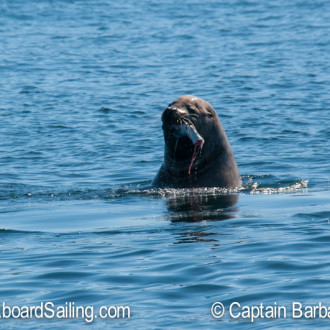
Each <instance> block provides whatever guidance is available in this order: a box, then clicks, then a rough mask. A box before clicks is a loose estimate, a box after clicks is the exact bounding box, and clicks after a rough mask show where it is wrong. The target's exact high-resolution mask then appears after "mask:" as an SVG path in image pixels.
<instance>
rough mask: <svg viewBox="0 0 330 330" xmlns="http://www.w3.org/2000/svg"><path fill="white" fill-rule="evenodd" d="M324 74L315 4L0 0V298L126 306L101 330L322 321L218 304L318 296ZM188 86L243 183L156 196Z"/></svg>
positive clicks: (324, 277)
mask: <svg viewBox="0 0 330 330" xmlns="http://www.w3.org/2000/svg"><path fill="white" fill-rule="evenodd" d="M329 77H330V2H328V1H326V0H319V1H315V0H313V1H299V0H294V1H285V0H279V1H275V0H274V1H253V0H251V1H239V0H237V1H203V2H202V1H200V2H199V1H183V2H178V1H170V0H167V1H166V0H164V1H157V2H155V1H150V2H140V1H134V0H129V1H125V2H123V3H122V2H118V1H106V0H104V1H92V0H84V1H83V0H81V1H80V0H79V1H78V0H70V1H63V0H54V1H51V0H49V1H46V0H42V1H40V0H38V1H37V0H34V1H32V0H31V1H23V0H2V1H1V2H0V244H1V250H0V251H1V252H0V255H1V259H0V297H1V301H0V303H2V301H4V302H6V304H7V305H11V306H14V305H18V306H23V305H38V304H40V303H41V302H47V301H51V302H53V303H54V304H55V305H61V304H62V305H63V304H65V302H75V304H76V305H83V306H87V305H93V306H95V308H97V307H99V306H102V305H107V306H110V305H129V306H130V308H131V318H130V319H124V320H117V319H116V320H100V319H97V320H95V321H94V322H93V323H92V326H93V327H95V328H100V329H103V328H104V327H115V328H116V327H118V328H140V329H141V328H157V329H160V328H167V327H169V328H176V329H179V328H187V329H188V328H189V329H191V328H207V329H210V328H212V329H213V328H214V329H219V328H227V327H228V328H229V327H233V326H234V327H236V326H240V327H243V328H250V327H252V328H265V327H278V328H280V327H281V328H283V327H286V328H290V327H296V328H297V327H300V328H303V327H304V328H310V327H314V328H315V327H324V328H328V327H329V322H330V319H325V320H322V319H319V318H316V319H311V320H309V319H299V320H296V319H292V318H291V317H287V318H282V319H267V320H266V319H259V320H256V321H255V322H254V323H253V324H251V323H250V321H249V320H247V319H242V318H240V319H233V318H230V317H229V314H228V308H229V305H230V304H231V303H232V302H235V301H237V302H239V303H240V304H241V305H248V306H254V305H259V304H260V303H261V302H262V303H263V304H264V305H274V303H275V302H276V303H277V304H278V305H285V306H287V307H288V310H289V306H290V304H291V303H292V302H293V301H298V302H301V303H302V304H304V305H308V304H309V305H317V304H318V303H319V302H322V303H323V304H324V305H327V306H329V305H330V300H329V297H330V279H329V272H330V261H329V257H328V256H329V245H328V244H329V242H330V232H329V228H330V227H329V222H330V183H329V182H330V177H329V172H330V163H329V154H330V143H329V139H330V129H329V121H330V112H329V109H330V94H329V90H330V79H329ZM184 94H193V95H196V96H199V97H201V98H203V99H205V100H207V101H208V102H210V103H211V105H212V106H213V107H214V108H215V110H216V111H217V113H218V114H219V116H220V118H221V120H222V123H223V126H224V127H225V129H226V132H227V135H228V138H229V140H230V143H231V146H232V149H233V151H234V154H235V156H236V160H237V163H238V166H239V169H240V172H241V175H242V179H243V182H244V190H242V191H240V192H236V193H234V194H230V193H223V192H219V191H215V190H212V189H209V190H205V191H204V190H195V191H191V190H156V189H151V187H150V183H151V180H152V179H153V177H154V175H155V174H156V173H157V171H158V169H159V167H160V165H161V163H162V159H163V136H162V130H161V122H160V116H161V113H162V110H163V109H164V108H165V107H166V106H167V104H168V103H170V102H172V101H173V100H175V99H176V98H178V97H179V96H182V95H184ZM300 180H306V181H307V180H308V181H309V182H308V186H307V187H305V188H304V187H300V188H299V187H298V188H297V189H292V190H290V191H286V192H281V191H279V190H278V188H281V187H284V188H287V187H290V186H292V185H294V184H296V183H297V182H300ZM253 184H258V185H259V188H260V190H258V191H254V190H253V189H252V188H251V187H252V185H253ZM263 188H267V189H268V188H269V189H268V190H263ZM266 192H270V193H267V194H266ZM216 301H219V302H222V303H223V304H224V305H225V308H226V309H227V311H226V313H225V315H224V317H223V318H221V319H219V320H217V319H214V318H213V317H212V315H211V312H210V308H211V306H212V304H213V303H214V302H216ZM1 306H2V305H1ZM0 321H1V323H2V324H0V327H5V328H7V329H10V328H13V329H15V328H18V327H19V328H36V327H38V326H42V327H49V328H54V329H56V328H59V327H65V328H77V329H78V328H79V329H80V328H82V327H83V328H84V327H87V326H90V325H89V324H88V323H87V322H85V321H84V320H81V319H80V320H76V319H71V320H61V319H52V320H48V319H36V318H33V319H28V320H26V319H25V320H20V319H9V320H8V319H7V320H5V319H1V320H0Z"/></svg>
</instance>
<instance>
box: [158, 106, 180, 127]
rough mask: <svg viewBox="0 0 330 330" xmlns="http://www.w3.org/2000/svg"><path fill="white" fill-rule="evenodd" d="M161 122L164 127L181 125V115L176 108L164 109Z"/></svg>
mask: <svg viewBox="0 0 330 330" xmlns="http://www.w3.org/2000/svg"><path fill="white" fill-rule="evenodd" d="M162 121H163V124H164V125H165V126H173V125H178V124H181V122H182V120H181V114H180V112H179V111H178V109H177V108H174V107H168V108H166V109H165V111H164V113H163V116H162Z"/></svg>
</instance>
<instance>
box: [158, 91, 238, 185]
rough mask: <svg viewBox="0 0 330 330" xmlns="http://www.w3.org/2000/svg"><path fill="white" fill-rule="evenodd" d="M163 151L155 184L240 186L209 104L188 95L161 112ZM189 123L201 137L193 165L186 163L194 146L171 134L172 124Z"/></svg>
mask: <svg viewBox="0 0 330 330" xmlns="http://www.w3.org/2000/svg"><path fill="white" fill-rule="evenodd" d="M162 122H163V131H164V140H165V152H164V163H163V165H162V166H161V168H160V170H159V172H158V174H157V175H156V177H155V178H154V180H153V182H152V184H153V185H154V186H156V187H177V188H184V187H223V188H236V187H239V186H241V177H240V174H239V171H238V167H237V164H236V161H235V157H234V155H233V152H232V150H231V147H230V144H229V141H228V139H227V136H226V133H225V131H224V129H223V127H222V125H221V122H220V120H219V117H218V115H217V114H216V112H215V111H214V109H213V108H212V107H211V105H210V104H209V103H208V102H206V101H204V100H202V99H200V98H198V97H194V96H192V95H186V96H183V97H180V98H179V99H177V100H176V101H174V102H173V103H171V104H169V106H168V107H167V108H166V109H165V110H164V112H163V115H162ZM183 122H186V123H187V122H190V123H192V124H193V125H194V126H195V128H196V130H197V132H198V133H199V134H200V135H201V136H202V138H203V139H204V141H205V142H204V145H203V148H202V149H201V150H200V152H199V155H198V157H197V159H196V161H195V162H194V164H193V167H192V172H191V175H188V169H189V165H190V163H191V158H192V155H193V150H194V146H193V143H192V142H191V140H190V139H189V138H188V137H186V136H184V137H181V138H179V139H178V138H177V137H175V136H174V135H173V125H178V124H182V123H183Z"/></svg>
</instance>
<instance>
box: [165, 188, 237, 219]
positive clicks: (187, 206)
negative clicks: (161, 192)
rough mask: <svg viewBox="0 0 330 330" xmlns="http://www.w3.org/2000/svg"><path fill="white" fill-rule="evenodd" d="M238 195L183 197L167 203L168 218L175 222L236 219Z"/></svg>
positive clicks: (169, 199) (177, 197)
mask: <svg viewBox="0 0 330 330" xmlns="http://www.w3.org/2000/svg"><path fill="white" fill-rule="evenodd" d="M237 201H238V195H237V194H231V195H203V194H201V195H196V196H194V195H183V196H175V197H169V198H168V199H167V201H166V205H167V209H168V214H167V216H168V218H169V219H170V220H171V221H173V222H178V221H185V222H199V221H222V220H228V219H232V218H234V217H235V212H236V211H237V209H236V208H235V207H234V206H235V204H236V203H237Z"/></svg>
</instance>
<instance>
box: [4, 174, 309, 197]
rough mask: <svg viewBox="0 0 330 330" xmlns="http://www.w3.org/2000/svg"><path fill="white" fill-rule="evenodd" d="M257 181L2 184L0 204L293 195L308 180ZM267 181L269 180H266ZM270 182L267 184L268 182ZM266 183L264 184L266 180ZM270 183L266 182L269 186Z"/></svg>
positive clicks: (305, 185)
mask: <svg viewBox="0 0 330 330" xmlns="http://www.w3.org/2000/svg"><path fill="white" fill-rule="evenodd" d="M255 179H256V177H251V176H247V177H245V180H244V178H243V182H244V181H248V182H245V183H243V186H242V187H240V188H230V189H226V188H218V187H207V188H155V187H152V186H151V182H150V181H143V182H139V183H132V184H129V185H125V186H120V187H114V188H93V189H91V188H81V189H79V188H77V189H73V188H63V187H62V188H61V187H59V188H57V189H54V188H52V187H48V186H47V187H45V186H32V185H24V184H2V185H1V186H0V200H2V201H3V202H7V203H20V202H29V203H31V202H35V203H43V202H54V201H70V200H95V199H101V200H102V199H103V200H108V199H114V198H123V197H127V196H132V195H135V196H139V195H140V196H147V197H154V198H172V199H173V198H185V197H196V196H203V197H205V198H207V197H208V196H221V195H231V194H245V193H249V194H279V193H289V192H296V191H301V190H303V189H306V188H307V186H308V180H299V181H297V182H294V183H293V184H291V185H285V186H282V187H274V186H276V185H277V186H278V185H280V184H282V185H283V182H277V183H275V182H274V181H273V184H269V185H267V186H264V187H263V186H262V184H260V183H258V182H256V181H255ZM268 179H269V178H268ZM268 181H269V180H268ZM266 182H267V180H266ZM268 183H269V182H268Z"/></svg>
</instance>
